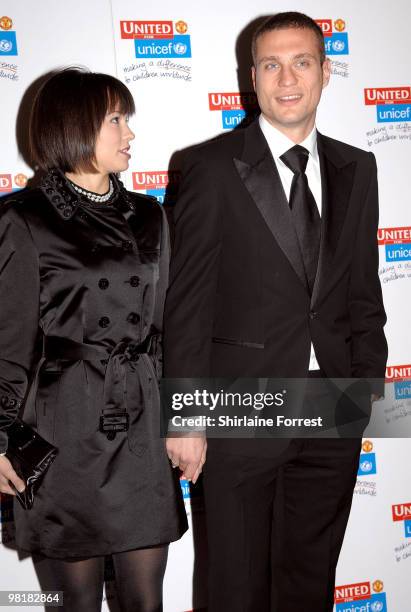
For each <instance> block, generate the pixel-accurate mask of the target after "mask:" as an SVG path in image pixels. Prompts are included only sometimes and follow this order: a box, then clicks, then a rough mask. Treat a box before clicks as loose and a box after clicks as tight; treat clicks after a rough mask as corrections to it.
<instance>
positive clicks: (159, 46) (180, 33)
mask: <svg viewBox="0 0 411 612" xmlns="http://www.w3.org/2000/svg"><path fill="white" fill-rule="evenodd" d="M187 31H188V25H187V23H186V22H185V21H182V20H179V21H176V22H175V23H173V21H120V33H121V38H124V39H132V40H134V50H135V57H136V58H144V59H147V58H156V59H159V58H180V59H183V58H188V57H191V38H190V35H189V34H187V33H186V32H187Z"/></svg>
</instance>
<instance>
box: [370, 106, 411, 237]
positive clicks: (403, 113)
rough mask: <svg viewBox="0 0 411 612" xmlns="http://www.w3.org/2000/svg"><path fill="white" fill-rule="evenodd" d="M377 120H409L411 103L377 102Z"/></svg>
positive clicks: (381, 121) (379, 121) (392, 121)
mask: <svg viewBox="0 0 411 612" xmlns="http://www.w3.org/2000/svg"><path fill="white" fill-rule="evenodd" d="M377 121H378V123H394V122H395V121H411V104H379V105H378V106H377ZM387 246H388V245H387Z"/></svg>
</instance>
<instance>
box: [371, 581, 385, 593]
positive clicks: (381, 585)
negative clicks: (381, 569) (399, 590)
mask: <svg viewBox="0 0 411 612" xmlns="http://www.w3.org/2000/svg"><path fill="white" fill-rule="evenodd" d="M372 588H373V589H374V591H375V592H376V593H381V591H382V590H383V588H384V583H383V581H382V580H374V582H373V583H372Z"/></svg>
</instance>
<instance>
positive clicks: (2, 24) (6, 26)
mask: <svg viewBox="0 0 411 612" xmlns="http://www.w3.org/2000/svg"><path fill="white" fill-rule="evenodd" d="M12 27H13V22H12V20H11V19H10V17H6V15H3V17H0V28H1V29H2V30H11V28H12Z"/></svg>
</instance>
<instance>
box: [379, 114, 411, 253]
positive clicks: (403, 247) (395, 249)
mask: <svg viewBox="0 0 411 612" xmlns="http://www.w3.org/2000/svg"><path fill="white" fill-rule="evenodd" d="M410 108H411V107H410ZM385 259H386V261H408V260H410V259H411V244H410V243H404V244H386V245H385Z"/></svg>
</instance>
